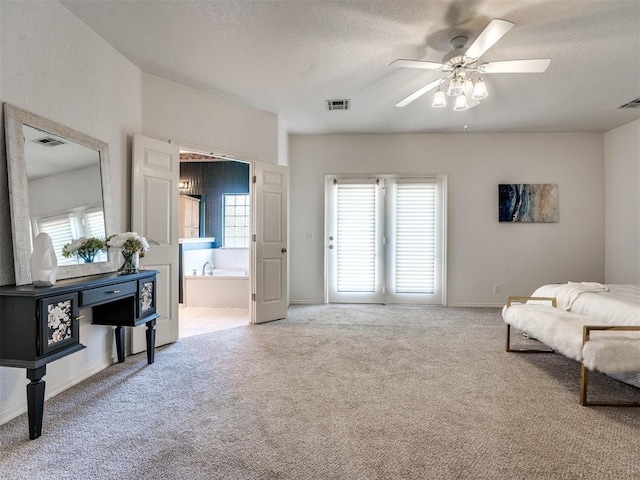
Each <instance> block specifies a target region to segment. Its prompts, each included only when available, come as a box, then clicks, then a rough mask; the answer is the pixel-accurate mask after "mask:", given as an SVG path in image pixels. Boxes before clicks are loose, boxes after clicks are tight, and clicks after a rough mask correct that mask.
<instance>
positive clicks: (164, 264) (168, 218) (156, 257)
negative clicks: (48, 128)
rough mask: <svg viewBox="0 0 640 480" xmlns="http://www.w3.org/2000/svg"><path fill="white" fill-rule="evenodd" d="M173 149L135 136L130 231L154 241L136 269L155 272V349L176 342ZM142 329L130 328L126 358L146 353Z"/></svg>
mask: <svg viewBox="0 0 640 480" xmlns="http://www.w3.org/2000/svg"><path fill="white" fill-rule="evenodd" d="M179 172H180V152H179V150H178V147H177V146H176V145H173V144H170V143H167V142H163V141H161V140H156V139H154V138H149V137H145V136H142V135H138V134H135V135H134V136H133V162H132V175H131V177H132V178H131V192H132V193H131V228H132V230H133V231H135V232H138V233H139V234H140V235H143V236H145V237H147V238H149V239H151V240H153V241H154V242H155V244H154V245H152V246H151V248H150V249H149V252H147V253H146V254H145V256H144V258H142V259H141V262H140V263H141V265H142V266H143V267H144V268H146V269H148V270H158V272H159V274H158V277H157V288H158V294H157V295H156V298H157V312H158V313H159V314H160V318H158V320H157V324H156V332H157V333H156V347H159V346H160V345H164V344H167V343H172V342H176V341H177V340H178V281H179V280H178V178H179ZM145 328H146V327H144V326H141V327H136V328H134V329H132V334H131V353H138V352H142V351H144V350H146V348H147V346H146V340H145V339H146V335H145Z"/></svg>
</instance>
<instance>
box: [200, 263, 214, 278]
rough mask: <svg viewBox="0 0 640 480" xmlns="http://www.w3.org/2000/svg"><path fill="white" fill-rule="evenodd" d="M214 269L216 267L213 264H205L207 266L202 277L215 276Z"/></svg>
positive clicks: (203, 268)
mask: <svg viewBox="0 0 640 480" xmlns="http://www.w3.org/2000/svg"><path fill="white" fill-rule="evenodd" d="M207 265H209V269H207ZM214 268H215V267H214V266H213V263H211V262H205V264H204V265H203V266H202V275H213V269H214ZM205 272H206V273H205Z"/></svg>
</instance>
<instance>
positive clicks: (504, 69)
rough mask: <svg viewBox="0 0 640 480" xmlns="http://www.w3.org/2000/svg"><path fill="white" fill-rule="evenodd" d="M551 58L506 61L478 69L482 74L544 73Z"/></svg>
mask: <svg viewBox="0 0 640 480" xmlns="http://www.w3.org/2000/svg"><path fill="white" fill-rule="evenodd" d="M550 63H551V59H550V58H534V59H531V60H506V61H503V62H488V63H483V64H482V65H480V66H479V67H478V72H480V73H542V72H544V71H545V70H546V69H547V67H548V66H549V64H550Z"/></svg>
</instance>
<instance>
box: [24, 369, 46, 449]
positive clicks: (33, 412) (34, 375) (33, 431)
mask: <svg viewBox="0 0 640 480" xmlns="http://www.w3.org/2000/svg"><path fill="white" fill-rule="evenodd" d="M46 374H47V367H46V365H45V366H42V367H38V368H27V378H28V379H29V380H31V383H29V385H27V410H28V415H29V438H30V439H31V440H34V439H36V438H38V437H39V436H40V435H41V434H42V415H43V413H44V383H45V382H44V380H42V377H44V376H45V375H46Z"/></svg>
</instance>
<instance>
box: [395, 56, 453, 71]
mask: <svg viewBox="0 0 640 480" xmlns="http://www.w3.org/2000/svg"><path fill="white" fill-rule="evenodd" d="M391 65H393V66H394V67H404V68H424V69H427V70H438V69H439V68H441V67H442V64H441V63H436V62H426V61H423V60H403V59H401V58H400V59H398V60H394V61H393V62H391V63H390V64H389V66H391Z"/></svg>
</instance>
